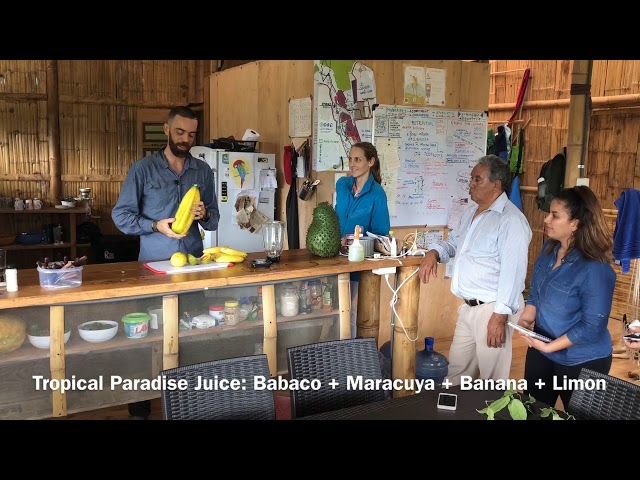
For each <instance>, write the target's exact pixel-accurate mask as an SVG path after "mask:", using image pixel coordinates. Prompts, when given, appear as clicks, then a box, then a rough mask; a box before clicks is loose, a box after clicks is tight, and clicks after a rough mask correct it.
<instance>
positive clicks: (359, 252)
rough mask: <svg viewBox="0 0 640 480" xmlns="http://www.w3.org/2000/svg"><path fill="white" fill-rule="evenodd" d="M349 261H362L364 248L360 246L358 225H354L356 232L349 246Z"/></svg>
mask: <svg viewBox="0 0 640 480" xmlns="http://www.w3.org/2000/svg"><path fill="white" fill-rule="evenodd" d="M349 261H350V262H362V261H364V247H363V246H362V245H361V244H360V225H356V230H355V232H354V234H353V243H352V244H351V245H350V246H349Z"/></svg>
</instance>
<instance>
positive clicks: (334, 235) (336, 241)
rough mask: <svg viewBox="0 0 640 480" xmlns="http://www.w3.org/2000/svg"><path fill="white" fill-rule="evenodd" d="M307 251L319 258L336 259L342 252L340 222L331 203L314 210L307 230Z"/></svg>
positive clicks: (321, 204)
mask: <svg viewBox="0 0 640 480" xmlns="http://www.w3.org/2000/svg"><path fill="white" fill-rule="evenodd" d="M307 249H308V250H309V251H310V252H311V253H312V254H313V255H317V256H319V257H335V256H336V255H337V254H338V252H339V251H340V222H339V220H338V214H336V211H335V210H334V209H333V206H332V205H331V204H330V203H329V202H322V203H319V204H318V205H317V206H316V208H314V209H313V219H312V220H311V225H309V229H308V230H307Z"/></svg>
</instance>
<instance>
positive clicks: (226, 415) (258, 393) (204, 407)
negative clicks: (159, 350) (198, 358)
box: [160, 354, 276, 420]
mask: <svg viewBox="0 0 640 480" xmlns="http://www.w3.org/2000/svg"><path fill="white" fill-rule="evenodd" d="M160 374H161V376H162V377H164V381H165V382H166V381H167V380H175V383H176V385H177V381H178V380H187V382H188V383H187V385H188V387H187V388H186V389H182V390H181V389H177V388H176V389H174V390H171V389H169V388H167V389H163V390H162V395H161V398H162V413H163V415H164V418H165V420H275V418H276V414H275V402H274V399H273V392H272V391H270V390H267V389H262V390H254V388H253V385H254V378H255V377H257V376H262V377H264V378H265V379H267V380H268V379H269V378H271V376H270V374H269V363H268V361H267V356H266V355H264V354H262V355H251V356H247V357H237V358H228V359H224V360H214V361H210V362H203V363H197V364H194V365H188V366H184V367H178V368H172V369H169V370H163V371H162V372H161V373H160ZM216 380H217V382H220V381H233V380H237V381H238V382H239V385H238V386H239V388H238V389H233V388H228V389H223V388H220V387H221V385H220V383H218V385H216V384H215V383H214V382H215V381H216ZM198 385H201V386H204V387H206V388H207V389H204V388H201V389H199V390H196V388H197V387H198ZM216 386H217V388H215V387H216Z"/></svg>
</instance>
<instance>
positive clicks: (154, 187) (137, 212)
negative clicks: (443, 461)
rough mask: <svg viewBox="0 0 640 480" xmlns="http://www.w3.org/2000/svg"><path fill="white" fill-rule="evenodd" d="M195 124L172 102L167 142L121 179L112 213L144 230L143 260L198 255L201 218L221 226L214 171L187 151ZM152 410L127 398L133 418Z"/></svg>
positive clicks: (128, 227)
mask: <svg viewBox="0 0 640 480" xmlns="http://www.w3.org/2000/svg"><path fill="white" fill-rule="evenodd" d="M197 129H198V119H197V117H196V114H195V113H194V112H193V110H191V109H190V108H188V107H174V108H172V109H171V111H170V112H169V116H168V118H167V123H165V124H164V133H165V135H167V146H166V147H165V148H164V149H162V150H159V151H157V152H156V153H154V154H153V155H148V156H146V157H144V158H141V159H139V160H138V161H136V162H135V163H134V164H133V165H132V166H131V168H130V169H129V172H128V173H127V177H126V178H125V180H124V183H123V184H122V190H120V196H119V197H118V201H117V203H116V205H115V207H114V208H113V211H112V212H111V218H113V222H114V223H115V225H116V227H118V229H120V230H121V231H122V232H123V233H125V234H128V235H139V236H140V254H139V255H138V260H140V261H144V262H149V261H154V260H166V259H167V258H168V257H170V256H171V254H173V253H174V252H178V251H180V252H184V253H185V254H191V255H194V256H196V257H200V256H201V255H202V247H203V244H202V237H201V236H200V231H199V230H198V224H200V225H201V226H202V228H204V229H206V230H215V229H217V228H218V219H219V218H220V213H219V212H218V201H217V199H216V192H215V184H214V181H213V173H212V172H211V168H210V167H209V165H207V163H206V162H204V161H202V160H200V159H198V158H195V157H193V156H192V155H190V154H189V150H190V149H191V147H192V146H193V144H194V143H195V139H196V131H197ZM194 185H197V186H198V187H197V190H198V191H199V194H200V195H199V197H200V198H199V199H198V198H197V197H195V198H194V200H195V201H194V202H193V204H192V205H191V213H192V214H193V216H194V218H193V222H192V223H190V225H189V226H188V227H187V228H188V229H187V230H186V231H181V230H182V228H174V229H173V230H172V228H171V226H172V224H173V223H174V222H176V220H181V221H180V222H178V224H179V225H183V224H185V223H186V222H184V218H183V215H182V214H180V217H181V218H180V219H176V218H175V216H177V215H176V213H177V212H178V207H179V206H180V203H181V201H182V199H183V197H184V196H185V194H187V192H189V190H190V189H191V188H192V187H193V186H194ZM174 230H177V231H178V232H181V233H176V232H175V231H174ZM150 413H151V402H150V401H148V400H146V401H142V402H136V403H130V404H129V415H130V416H131V418H132V419H135V420H146V419H147V418H148V417H149V414H150Z"/></svg>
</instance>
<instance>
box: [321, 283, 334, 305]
mask: <svg viewBox="0 0 640 480" xmlns="http://www.w3.org/2000/svg"><path fill="white" fill-rule="evenodd" d="M332 291H333V285H331V284H330V283H323V284H322V310H323V311H324V312H330V311H331V310H333V295H332Z"/></svg>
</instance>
